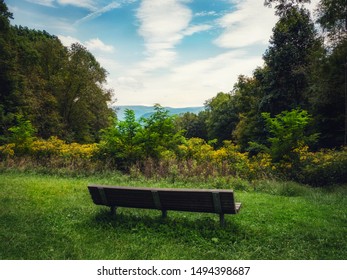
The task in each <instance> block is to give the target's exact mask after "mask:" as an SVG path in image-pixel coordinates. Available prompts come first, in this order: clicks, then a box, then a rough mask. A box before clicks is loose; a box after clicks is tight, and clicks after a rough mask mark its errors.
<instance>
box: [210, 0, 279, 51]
mask: <svg viewBox="0 0 347 280" xmlns="http://www.w3.org/2000/svg"><path fill="white" fill-rule="evenodd" d="M263 3H264V2H263V1H259V0H245V1H237V3H236V11H232V12H229V13H227V14H226V15H224V16H223V17H221V18H220V19H219V20H218V21H217V23H218V24H219V26H220V27H222V28H223V32H222V34H221V35H220V36H219V37H218V38H217V39H216V40H215V41H214V43H215V44H216V45H217V46H219V47H222V48H241V47H246V46H250V45H253V44H267V43H268V41H269V39H270V36H271V34H272V28H273V26H274V25H275V23H276V20H277V18H276V16H275V15H274V11H273V9H267V8H265V7H264V4H263Z"/></svg>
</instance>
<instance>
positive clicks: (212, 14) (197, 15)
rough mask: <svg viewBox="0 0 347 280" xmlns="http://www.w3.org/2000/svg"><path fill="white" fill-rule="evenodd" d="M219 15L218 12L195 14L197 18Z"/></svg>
mask: <svg viewBox="0 0 347 280" xmlns="http://www.w3.org/2000/svg"><path fill="white" fill-rule="evenodd" d="M218 15H219V13H217V12H216V11H202V12H197V13H195V14H194V16H196V17H206V16H218Z"/></svg>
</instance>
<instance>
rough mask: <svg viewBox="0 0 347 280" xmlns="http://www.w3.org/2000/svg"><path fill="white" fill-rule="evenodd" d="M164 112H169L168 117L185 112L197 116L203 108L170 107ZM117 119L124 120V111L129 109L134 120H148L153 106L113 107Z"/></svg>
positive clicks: (152, 111)
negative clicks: (132, 112)
mask: <svg viewBox="0 0 347 280" xmlns="http://www.w3.org/2000/svg"><path fill="white" fill-rule="evenodd" d="M164 108H165V109H166V110H168V111H169V114H170V115H180V114H184V113H187V112H190V113H194V114H198V113H199V112H201V111H203V110H204V109H205V107H203V106H201V107H184V108H172V107H164ZM115 109H116V112H117V117H118V119H119V120H124V116H125V109H130V110H133V111H134V112H135V117H136V119H139V118H141V117H144V118H148V117H149V116H150V115H152V114H153V113H154V107H153V106H142V105H137V106H130V105H129V106H127V105H124V106H123V105H122V106H115Z"/></svg>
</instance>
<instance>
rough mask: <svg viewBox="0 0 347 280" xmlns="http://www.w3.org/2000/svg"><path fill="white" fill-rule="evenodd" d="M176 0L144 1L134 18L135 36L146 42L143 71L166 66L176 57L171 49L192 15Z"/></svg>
mask: <svg viewBox="0 0 347 280" xmlns="http://www.w3.org/2000/svg"><path fill="white" fill-rule="evenodd" d="M182 3H183V2H182V1H179V0H166V1H160V0H143V1H142V3H141V5H140V7H139V9H138V11H137V14H136V16H137V18H138V20H139V23H140V27H139V30H138V33H139V35H140V36H142V37H143V39H144V41H145V48H146V55H147V58H146V59H145V61H143V62H142V63H141V67H142V68H144V69H145V70H155V69H157V68H162V67H166V66H169V65H170V64H171V63H172V62H173V61H174V58H175V56H176V53H175V51H174V50H173V48H174V47H175V45H177V44H178V43H179V42H180V41H181V40H182V38H183V37H184V35H183V31H184V30H185V29H187V27H188V25H189V22H190V20H191V18H192V12H191V10H190V9H188V8H187V7H186V6H184V5H183V4H182Z"/></svg>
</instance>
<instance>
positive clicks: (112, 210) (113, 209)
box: [111, 206, 117, 216]
mask: <svg viewBox="0 0 347 280" xmlns="http://www.w3.org/2000/svg"><path fill="white" fill-rule="evenodd" d="M116 210H117V207H116V206H111V215H112V216H114V215H115V214H116Z"/></svg>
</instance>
